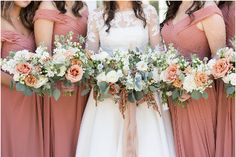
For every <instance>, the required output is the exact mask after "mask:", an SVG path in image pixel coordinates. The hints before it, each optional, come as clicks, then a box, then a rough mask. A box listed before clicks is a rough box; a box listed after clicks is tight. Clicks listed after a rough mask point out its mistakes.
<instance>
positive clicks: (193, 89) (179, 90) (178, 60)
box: [156, 45, 213, 104]
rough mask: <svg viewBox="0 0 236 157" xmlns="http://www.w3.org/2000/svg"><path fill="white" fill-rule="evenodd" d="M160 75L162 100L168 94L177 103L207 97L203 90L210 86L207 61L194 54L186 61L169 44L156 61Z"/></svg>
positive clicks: (165, 100)
mask: <svg viewBox="0 0 236 157" xmlns="http://www.w3.org/2000/svg"><path fill="white" fill-rule="evenodd" d="M156 66H157V68H158V69H159V70H158V71H159V75H160V81H161V86H160V89H159V90H160V91H161V92H162V99H163V102H167V99H168V97H169V96H171V98H172V100H173V101H175V102H177V103H178V104H185V103H184V102H185V101H187V100H188V99H189V98H193V99H200V98H202V97H203V98H207V97H208V95H207V93H206V92H205V90H206V89H207V88H208V87H211V84H212V82H213V80H212V79H210V72H209V71H210V70H209V67H208V65H207V61H206V60H205V59H204V61H201V60H200V59H199V58H197V57H196V56H192V57H191V62H189V61H187V60H186V59H185V58H184V57H183V56H180V55H179V52H178V51H177V50H176V49H175V48H174V47H173V46H172V45H170V46H169V48H168V51H167V52H166V53H165V54H162V55H161V57H159V58H158V60H157V61H156Z"/></svg>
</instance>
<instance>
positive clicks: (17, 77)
mask: <svg viewBox="0 0 236 157" xmlns="http://www.w3.org/2000/svg"><path fill="white" fill-rule="evenodd" d="M20 78H21V77H20V74H18V73H16V74H15V75H14V76H13V80H14V81H20Z"/></svg>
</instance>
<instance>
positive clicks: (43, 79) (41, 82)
mask: <svg viewBox="0 0 236 157" xmlns="http://www.w3.org/2000/svg"><path fill="white" fill-rule="evenodd" d="M47 82H48V78H47V77H44V76H40V77H39V79H38V81H37V83H36V84H35V85H34V88H40V87H42V86H43V85H45V84H46V83H47Z"/></svg>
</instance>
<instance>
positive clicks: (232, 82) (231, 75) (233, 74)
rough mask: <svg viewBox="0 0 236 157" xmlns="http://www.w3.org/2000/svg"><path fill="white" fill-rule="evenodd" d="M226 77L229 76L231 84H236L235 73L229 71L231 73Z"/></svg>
mask: <svg viewBox="0 0 236 157" xmlns="http://www.w3.org/2000/svg"><path fill="white" fill-rule="evenodd" d="M228 77H229V80H230V83H231V84H232V85H233V86H236V73H231V74H229V76H228Z"/></svg>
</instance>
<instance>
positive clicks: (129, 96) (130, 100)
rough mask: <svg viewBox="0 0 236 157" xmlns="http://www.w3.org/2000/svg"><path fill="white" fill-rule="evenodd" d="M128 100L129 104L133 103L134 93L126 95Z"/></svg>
mask: <svg viewBox="0 0 236 157" xmlns="http://www.w3.org/2000/svg"><path fill="white" fill-rule="evenodd" d="M128 100H129V102H132V103H134V102H135V96H134V93H133V92H130V93H129V94H128Z"/></svg>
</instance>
